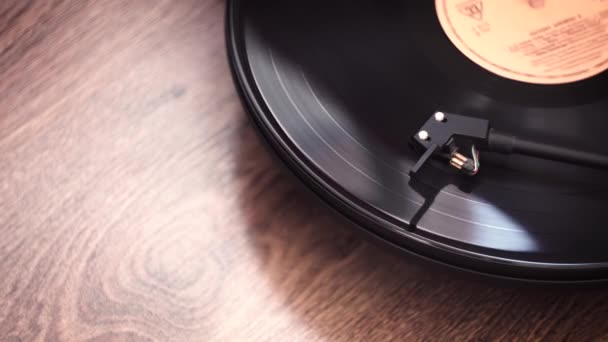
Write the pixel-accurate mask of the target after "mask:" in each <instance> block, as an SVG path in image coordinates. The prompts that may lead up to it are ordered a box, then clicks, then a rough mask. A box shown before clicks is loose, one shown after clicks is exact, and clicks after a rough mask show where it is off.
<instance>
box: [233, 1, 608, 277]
mask: <svg viewBox="0 0 608 342" xmlns="http://www.w3.org/2000/svg"><path fill="white" fill-rule="evenodd" d="M227 18H228V20H227V45H228V51H229V56H230V62H231V66H232V70H233V75H234V79H235V83H236V85H237V88H238V89H239V91H240V94H241V96H242V99H243V103H244V105H245V107H246V108H247V109H248V111H249V113H250V115H251V117H252V119H253V122H254V123H255V125H256V126H257V128H258V129H259V131H260V132H261V135H262V137H263V138H264V140H265V141H267V142H268V144H269V145H270V146H271V148H272V150H273V151H275V152H276V154H277V155H278V156H279V157H280V159H281V160H282V162H283V163H284V164H286V165H287V166H288V167H289V168H290V169H291V170H292V171H293V172H294V173H295V174H296V175H297V176H298V177H299V178H300V179H301V180H302V181H303V182H304V183H305V184H306V185H307V186H308V187H309V188H310V189H312V190H313V191H314V192H315V193H316V194H317V195H318V196H319V197H320V198H321V199H322V200H323V201H325V202H326V203H328V204H329V205H331V206H332V207H334V208H335V209H337V210H338V211H339V212H340V213H342V214H343V215H344V216H346V217H347V218H349V219H350V220H352V221H353V223H354V226H356V227H359V228H361V229H363V230H364V231H365V232H367V233H368V234H370V235H371V236H373V237H375V238H377V239H379V240H381V241H383V242H384V243H386V244H387V245H390V246H393V247H396V248H398V249H400V250H402V251H404V252H407V253H411V254H415V255H418V256H421V257H423V258H427V259H432V260H434V261H437V262H440V263H443V264H447V265H450V266H452V267H456V268H460V269H465V270H469V271H473V272H477V273H483V274H487V275H492V276H497V277H508V278H515V279H520V280H528V281H544V282H594V281H603V280H606V279H608V225H607V222H608V1H605V0H581V1H576V2H574V1H551V0H546V1H529V0H514V1H503V0H436V1H428V0H420V1H402V0H401V1H397V0H385V1H376V0H362V1H355V2H353V1H343V0H337V1H332V2H331V3H327V2H324V1H319V0H306V1H278V0H262V1H237V0H233V1H229V2H228V13H227Z"/></svg>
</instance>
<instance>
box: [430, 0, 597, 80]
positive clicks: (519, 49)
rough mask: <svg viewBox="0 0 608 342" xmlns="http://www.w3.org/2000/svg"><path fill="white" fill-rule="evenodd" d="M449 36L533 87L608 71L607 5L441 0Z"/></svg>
mask: <svg viewBox="0 0 608 342" xmlns="http://www.w3.org/2000/svg"><path fill="white" fill-rule="evenodd" d="M435 5H436V10H437V15H438V17H439V22H440V23H441V26H442V28H443V30H444V31H445V33H446V35H447V37H448V38H449V39H450V40H451V41H452V43H453V44H454V45H455V46H456V47H457V48H458V49H459V50H460V51H461V52H462V53H463V54H464V55H465V56H467V57H468V58H469V59H470V60H472V61H473V62H475V63H476V64H478V65H479V66H481V67H483V68H485V69H486V70H488V71H491V72H493V73H495V74H497V75H499V76H502V77H505V78H508V79H512V80H516V81H521V82H527V83H533V84H564V83H572V82H577V81H582V80H585V79H588V78H590V77H593V76H596V75H598V74H600V73H602V72H604V71H606V70H608V0H577V1H566V0H512V1H505V0H436V2H435Z"/></svg>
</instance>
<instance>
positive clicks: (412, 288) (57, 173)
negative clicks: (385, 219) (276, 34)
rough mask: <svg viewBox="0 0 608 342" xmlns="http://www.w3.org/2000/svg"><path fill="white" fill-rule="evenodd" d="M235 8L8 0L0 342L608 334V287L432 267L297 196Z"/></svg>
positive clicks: (3, 27) (205, 3) (1, 88)
mask: <svg viewBox="0 0 608 342" xmlns="http://www.w3.org/2000/svg"><path fill="white" fill-rule="evenodd" d="M224 6H225V4H224V2H223V1H220V0H129V1H126V0H104V1H93V0H73V1H67V0H53V1H47V0H27V1H26V0H4V1H1V2H0V190H1V195H0V341H11V342H13V341H383V340H401V341H403V340H412V341H418V340H481V341H490V340H501V339H502V340H572V341H582V340H602V339H603V340H608V320H606V317H608V293H607V291H605V290H598V289H595V290H579V291H573V290H560V291H557V290H552V291H547V290H545V289H540V288H536V289H535V288H523V289H522V288H512V287H509V286H506V285H498V284H494V283H489V282H486V281H481V280H479V279H472V278H469V277H462V276H456V275H455V274H452V273H446V272H445V271H443V270H437V269H435V268H429V267H428V265H426V264H423V263H420V262H418V261H415V260H411V259H408V258H403V257H400V256H396V255H393V254H390V253H387V252H385V251H383V250H381V249H379V248H377V247H375V246H373V245H371V244H369V243H367V242H365V241H364V240H362V239H361V238H360V237H359V236H358V235H355V234H354V233H353V232H352V230H351V229H349V227H348V225H347V224H345V223H344V222H343V221H341V220H340V219H339V218H338V217H337V215H335V214H334V213H332V212H330V211H329V210H328V209H326V208H325V207H323V206H322V205H321V204H320V203H319V202H318V201H317V200H316V199H315V198H313V197H312V196H311V195H310V194H308V193H307V192H306V191H305V190H303V189H302V187H301V186H300V185H299V184H298V183H297V182H296V181H294V179H293V177H292V176H291V175H289V174H288V173H286V172H284V171H283V170H282V169H281V168H280V167H278V166H277V165H278V164H277V163H276V162H275V161H273V160H272V159H271V158H270V157H269V154H268V153H267V151H266V150H265V148H264V147H262V145H261V144H260V142H259V139H258V138H257V136H256V134H255V133H254V131H253V128H252V127H251V125H250V124H249V122H248V120H247V119H246V116H245V115H244V113H243V109H242V107H241V105H240V103H239V101H238V98H237V95H236V92H235V90H234V87H233V85H232V82H231V78H230V73H229V69H228V66H227V62H226V55H225V51H224V41H223V18H224Z"/></svg>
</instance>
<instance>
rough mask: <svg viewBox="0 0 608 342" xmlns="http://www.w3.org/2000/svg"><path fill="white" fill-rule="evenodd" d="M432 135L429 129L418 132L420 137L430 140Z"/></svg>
mask: <svg viewBox="0 0 608 342" xmlns="http://www.w3.org/2000/svg"><path fill="white" fill-rule="evenodd" d="M430 137H431V136H430V135H429V132H427V131H420V132H418V138H419V139H420V140H429V138H430Z"/></svg>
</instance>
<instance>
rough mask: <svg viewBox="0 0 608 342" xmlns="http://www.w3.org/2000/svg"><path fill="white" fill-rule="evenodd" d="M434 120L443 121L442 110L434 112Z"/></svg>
mask: <svg viewBox="0 0 608 342" xmlns="http://www.w3.org/2000/svg"><path fill="white" fill-rule="evenodd" d="M435 120H437V121H439V122H444V121H445V114H443V112H437V113H435Z"/></svg>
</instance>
